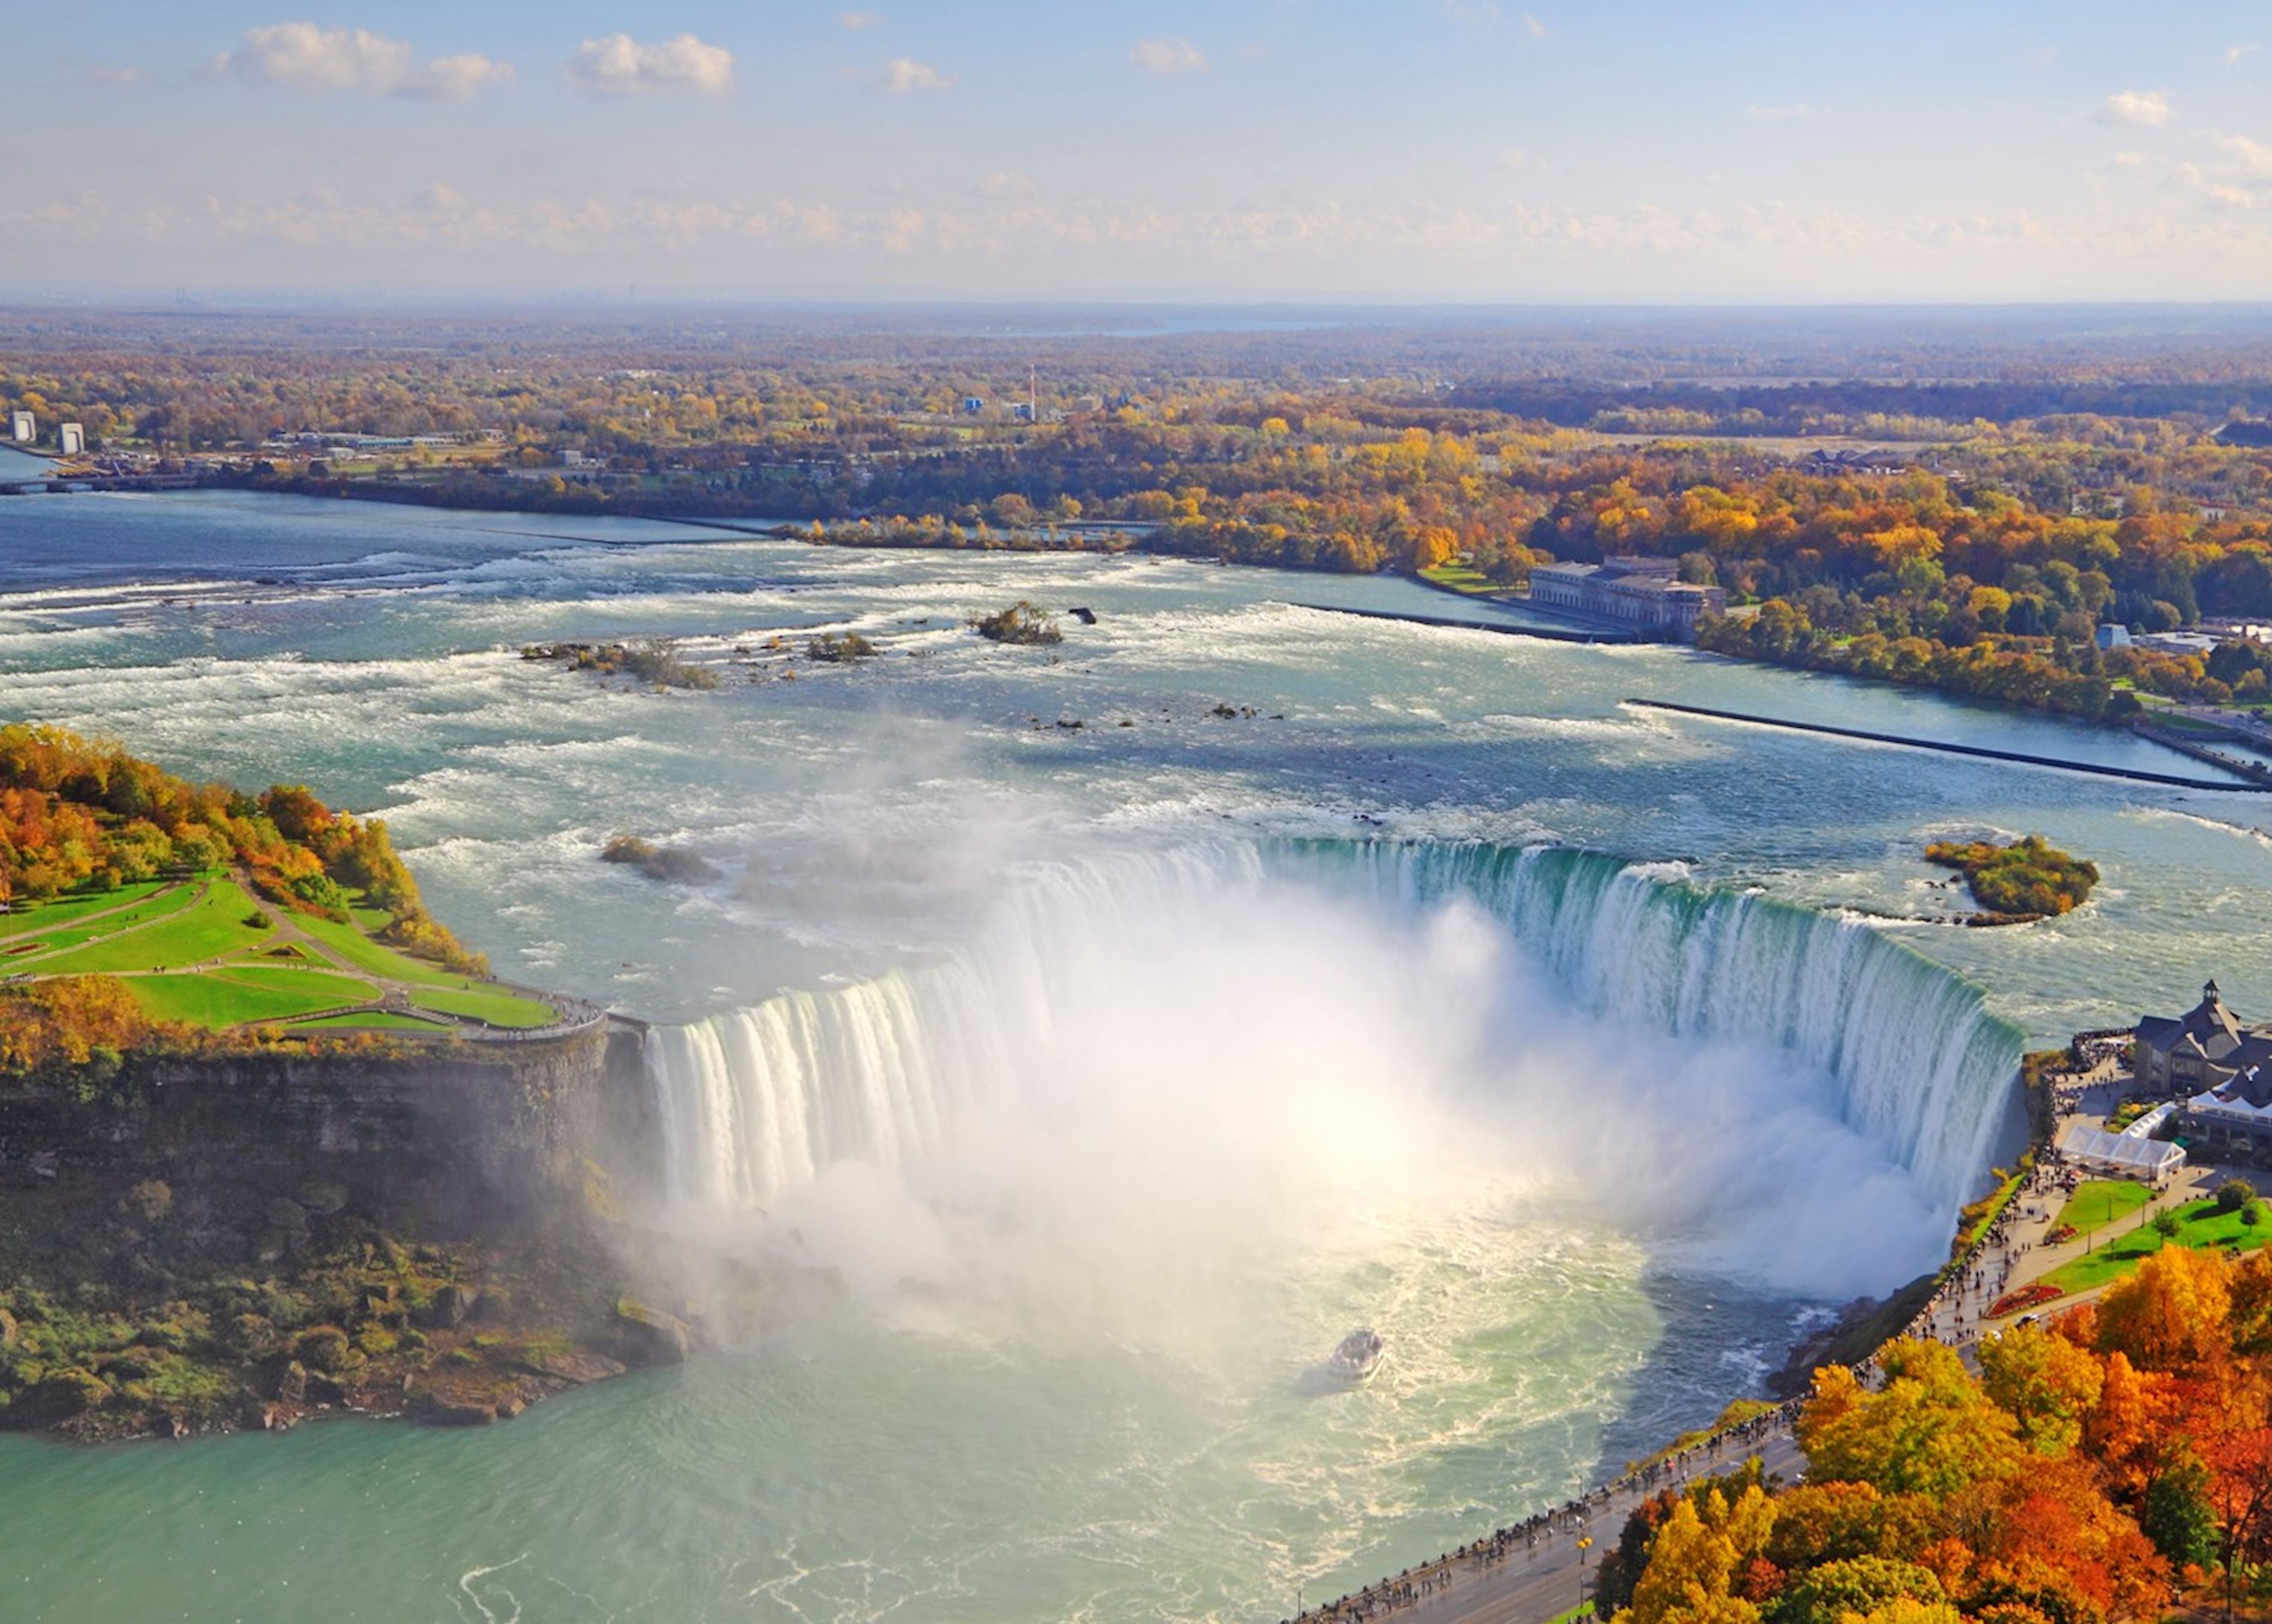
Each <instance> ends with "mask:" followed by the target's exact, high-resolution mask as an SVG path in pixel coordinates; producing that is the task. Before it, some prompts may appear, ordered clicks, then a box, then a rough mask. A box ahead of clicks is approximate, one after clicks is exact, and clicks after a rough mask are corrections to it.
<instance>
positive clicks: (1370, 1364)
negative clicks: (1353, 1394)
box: [1326, 1329, 1384, 1382]
mask: <svg viewBox="0 0 2272 1624" xmlns="http://www.w3.org/2000/svg"><path fill="white" fill-rule="evenodd" d="M1383 1346H1384V1344H1383V1343H1382V1342H1381V1340H1380V1333H1379V1331H1377V1330H1370V1329H1365V1330H1353V1331H1351V1332H1349V1335H1348V1336H1346V1337H1342V1339H1341V1343H1340V1345H1338V1346H1337V1347H1335V1348H1334V1352H1333V1357H1331V1358H1330V1359H1328V1360H1326V1370H1327V1374H1331V1375H1334V1376H1338V1377H1340V1378H1341V1379H1342V1381H1344V1382H1362V1381H1364V1379H1365V1378H1366V1377H1367V1376H1369V1375H1371V1374H1372V1373H1373V1370H1374V1367H1377V1366H1378V1365H1379V1363H1380V1354H1381V1349H1382V1348H1383Z"/></svg>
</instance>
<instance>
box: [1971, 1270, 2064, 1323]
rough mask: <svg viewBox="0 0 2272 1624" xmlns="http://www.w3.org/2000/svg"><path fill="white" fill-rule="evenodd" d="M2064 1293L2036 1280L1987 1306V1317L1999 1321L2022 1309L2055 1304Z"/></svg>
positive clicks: (2054, 1286)
mask: <svg viewBox="0 0 2272 1624" xmlns="http://www.w3.org/2000/svg"><path fill="white" fill-rule="evenodd" d="M2064 1296H2066V1292H2062V1291H2061V1290H2059V1287H2058V1286H2056V1285H2046V1284H2045V1283H2044V1282H2043V1281H2041V1280H2038V1281H2037V1282H2036V1283H2035V1284H2034V1285H2023V1286H2022V1287H2021V1288H2020V1289H2019V1290H2018V1291H2016V1292H2005V1293H2004V1294H2003V1295H2002V1296H2001V1297H1999V1298H1998V1299H1997V1300H1995V1301H1994V1302H1993V1303H1992V1304H1990V1305H1989V1307H1988V1317H1989V1318H1990V1319H1992V1320H2000V1319H2002V1318H2003V1317H2004V1316H2005V1315H2007V1314H2017V1313H2019V1312H2020V1311H2021V1310H2022V1309H2024V1308H2040V1307H2043V1306H2044V1304H2045V1303H2047V1302H2056V1301H2057V1300H2059V1299H2060V1298H2062V1297H2064Z"/></svg>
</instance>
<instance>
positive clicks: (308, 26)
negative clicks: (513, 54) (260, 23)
mask: <svg viewBox="0 0 2272 1624" xmlns="http://www.w3.org/2000/svg"><path fill="white" fill-rule="evenodd" d="M206 72H207V73H208V74H209V75H212V76H214V77H219V78H235V79H242V80H244V81H246V82H248V83H252V84H263V85H283V86H289V87H290V88H292V89H294V90H309V91H325V90H337V91H349V92H355V93H361V94H363V95H370V96H400V97H402V98H404V99H405V100H407V101H464V100H465V99H466V98H467V97H468V96H470V95H472V94H473V93H475V91H478V90H481V89H482V88H483V87H485V86H490V85H501V84H504V82H505V81H506V80H508V79H510V78H512V64H511V63H503V62H497V61H495V60H493V59H491V58H490V57H487V56H475V55H472V54H470V53H468V54H467V55H464V56H444V57H441V58H439V59H438V60H437V61H433V62H428V63H421V62H420V61H419V60H418V53H417V52H416V51H415V50H413V49H412V48H411V47H410V46H409V45H408V44H407V42H405V41H401V40H391V39H389V38H387V37H386V36H385V34H373V33H371V32H370V30H369V29H368V28H319V27H318V26H316V25H315V24H314V23H276V24H273V25H272V26H268V27H265V28H248V29H246V30H245V31H244V43H243V45H240V46H239V47H237V48H236V49H235V50H233V51H229V52H227V53H225V54H223V55H221V56H216V57H214V58H213V61H212V62H210V63H207V64H206Z"/></svg>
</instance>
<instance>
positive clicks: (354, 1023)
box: [292, 1009, 450, 1038]
mask: <svg viewBox="0 0 2272 1624" xmlns="http://www.w3.org/2000/svg"><path fill="white" fill-rule="evenodd" d="M292 1030H293V1031H294V1032H425V1033H427V1034H429V1035H430V1036H432V1037H437V1038H438V1037H442V1036H445V1035H446V1034H447V1033H448V1032H449V1031H450V1028H448V1027H447V1026H445V1025H443V1024H441V1023H440V1022H438V1021H422V1020H420V1019H419V1018H418V1017H416V1016H415V1015H397V1014H395V1013H394V1012H393V1011H392V1010H391V1009H367V1010H364V1011H362V1013H361V1014H357V1015H324V1016H318V1017H317V1018H316V1019H314V1020H312V1021H295V1022H293V1023H292Z"/></svg>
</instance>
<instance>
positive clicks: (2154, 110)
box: [2098, 90, 2171, 130]
mask: <svg viewBox="0 0 2272 1624" xmlns="http://www.w3.org/2000/svg"><path fill="white" fill-rule="evenodd" d="M2170 112H2171V108H2170V93H2169V92H2168V91H2166V90H2121V91H2117V92H2115V93H2114V94H2112V95H2111V96H2109V97H2107V98H2106V100H2105V101H2102V102H2100V103H2099V104H2098V122H2099V123H2102V124H2132V125H2135V126H2137V127H2138V128H2140V129H2145V130H2150V129H2152V128H2153V127H2154V126H2155V125H2156V124H2166V123H2169V122H2170Z"/></svg>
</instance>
